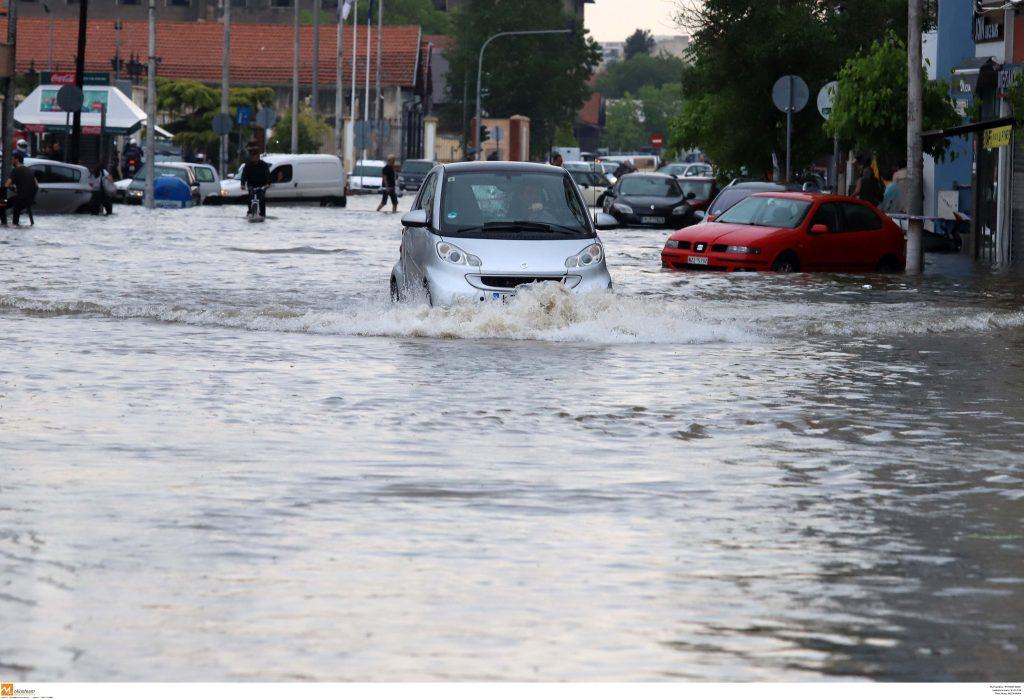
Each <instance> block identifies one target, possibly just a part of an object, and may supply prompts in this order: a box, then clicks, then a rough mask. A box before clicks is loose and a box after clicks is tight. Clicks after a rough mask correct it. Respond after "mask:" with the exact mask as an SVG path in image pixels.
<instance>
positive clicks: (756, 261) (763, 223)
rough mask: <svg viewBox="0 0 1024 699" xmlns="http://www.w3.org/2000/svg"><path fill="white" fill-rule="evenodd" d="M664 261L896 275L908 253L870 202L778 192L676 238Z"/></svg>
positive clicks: (725, 268)
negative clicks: (876, 272) (874, 272)
mask: <svg viewBox="0 0 1024 699" xmlns="http://www.w3.org/2000/svg"><path fill="white" fill-rule="evenodd" d="M661 262H662V266H663V267H667V268H669V269H691V270H714V271H722V272H744V271H746V272H753V271H768V270H772V271H776V272H816V271H835V272H857V271H898V270H902V269H904V268H905V266H906V254H905V246H904V241H903V230H902V229H901V228H900V227H899V226H898V225H896V223H895V222H893V220H892V219H890V218H889V217H888V216H886V215H885V214H883V213H882V212H881V211H879V210H878V209H876V208H875V207H873V206H871V205H870V204H868V203H867V202H864V201H861V200H859V199H854V198H852V197H840V196H834V195H831V194H821V193H802V192H780V193H760V194H754V195H752V196H750V197H747V198H746V199H744V200H743V201H741V202H740V203H738V204H736V205H735V206H732V207H731V208H729V209H727V210H726V211H725V212H724V213H722V214H721V215H720V216H718V217H714V216H712V217H710V218H709V220H708V221H706V222H704V223H702V224H700V225H697V226H692V227H690V228H687V229H685V230H681V231H677V232H675V233H673V234H672V235H671V236H669V239H668V241H667V242H666V243H665V247H664V249H663V250H662V252H661Z"/></svg>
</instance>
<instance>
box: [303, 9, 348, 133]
mask: <svg viewBox="0 0 1024 699" xmlns="http://www.w3.org/2000/svg"><path fill="white" fill-rule="evenodd" d="M338 5H341V3H340V2H339V3H338ZM319 93H320V0H313V93H312V94H311V95H310V96H309V106H310V107H312V108H313V114H319V113H320V94H319Z"/></svg>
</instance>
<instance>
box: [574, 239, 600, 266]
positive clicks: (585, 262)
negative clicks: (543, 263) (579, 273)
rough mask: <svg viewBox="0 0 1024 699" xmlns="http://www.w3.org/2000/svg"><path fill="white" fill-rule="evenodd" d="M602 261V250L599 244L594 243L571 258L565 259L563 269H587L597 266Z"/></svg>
mask: <svg viewBox="0 0 1024 699" xmlns="http://www.w3.org/2000/svg"><path fill="white" fill-rule="evenodd" d="M603 259H604V248H602V247H601V244H600V243H594V244H592V245H588V246H587V247H585V248H583V249H582V250H580V251H579V252H578V253H576V254H575V255H573V256H572V257H569V258H566V260H565V267H566V269H575V268H579V267H589V266H590V265H596V264H598V263H599V262H601V260H603Z"/></svg>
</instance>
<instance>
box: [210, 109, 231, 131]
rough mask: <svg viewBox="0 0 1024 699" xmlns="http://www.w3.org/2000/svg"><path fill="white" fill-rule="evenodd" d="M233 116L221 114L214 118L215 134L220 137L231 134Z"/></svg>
mask: <svg viewBox="0 0 1024 699" xmlns="http://www.w3.org/2000/svg"><path fill="white" fill-rule="evenodd" d="M231 126H232V122H231V115H230V114H225V113H224V112H221V113H220V114H218V115H216V116H215V117H213V132H214V133H215V134H217V135H218V136H226V135H227V134H229V133H231Z"/></svg>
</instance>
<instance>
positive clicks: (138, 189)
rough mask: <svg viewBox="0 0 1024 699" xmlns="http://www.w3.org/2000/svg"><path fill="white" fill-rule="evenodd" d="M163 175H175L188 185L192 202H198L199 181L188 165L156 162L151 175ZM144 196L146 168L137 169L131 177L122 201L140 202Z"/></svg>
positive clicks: (199, 196)
mask: <svg viewBox="0 0 1024 699" xmlns="http://www.w3.org/2000/svg"><path fill="white" fill-rule="evenodd" d="M164 176H171V177H177V178H178V179H179V180H181V181H182V182H184V183H185V184H186V185H188V188H189V191H190V192H191V193H192V202H193V203H194V204H200V203H201V202H202V197H201V195H200V190H199V181H198V180H197V179H196V175H195V173H194V172H193V171H192V169H191V168H190V167H188V165H185V164H182V165H165V164H163V163H156V164H154V165H153V177H154V178H160V177H164ZM145 196H146V168H142V169H141V170H139V171H138V172H137V173H136V174H135V177H134V178H132V181H131V184H129V185H128V189H127V190H126V191H125V197H124V201H125V203H126V204H141V203H142V202H143V199H144V198H145Z"/></svg>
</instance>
